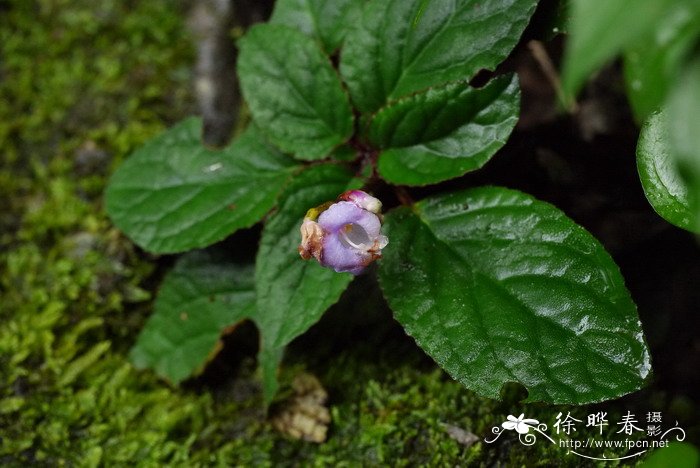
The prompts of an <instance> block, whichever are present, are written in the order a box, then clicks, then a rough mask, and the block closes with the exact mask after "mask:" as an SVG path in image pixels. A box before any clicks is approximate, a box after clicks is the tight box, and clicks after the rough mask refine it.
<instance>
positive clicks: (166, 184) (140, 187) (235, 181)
mask: <svg viewBox="0 0 700 468" xmlns="http://www.w3.org/2000/svg"><path fill="white" fill-rule="evenodd" d="M200 129H201V120H200V119H196V118H190V119H187V120H185V121H183V122H181V123H179V124H178V125H176V126H175V127H173V128H171V129H170V130H168V131H166V132H165V133H163V134H161V135H160V136H158V137H156V138H154V139H153V140H151V141H150V142H148V144H146V145H145V146H143V147H142V148H140V149H138V150H137V151H136V152H134V154H133V155H131V157H129V158H128V159H127V160H126V161H125V162H124V163H123V164H122V165H121V166H120V167H119V169H117V171H116V172H115V173H114V175H113V176H112V178H111V180H110V182H109V186H108V187H107V191H106V194H105V204H106V209H107V213H108V214H109V216H110V218H112V221H113V222H114V224H115V225H116V226H117V227H118V228H119V229H121V230H122V231H123V232H124V233H125V234H126V235H127V236H129V238H130V239H131V240H133V241H134V242H135V243H136V244H138V245H140V246H141V247H143V248H144V249H146V250H148V251H151V252H155V253H172V252H182V251H185V250H189V249H193V248H198V247H204V246H207V245H210V244H212V243H214V242H217V241H219V240H221V239H223V238H224V237H226V236H228V235H229V234H231V233H232V232H234V231H236V230H237V229H240V228H244V227H248V226H251V225H253V224H255V223H256V222H257V221H259V220H260V219H261V218H262V217H263V216H264V215H265V213H267V212H268V211H269V210H270V208H272V206H273V205H274V203H275V199H276V198H277V195H278V193H279V192H280V189H281V187H282V186H283V185H284V184H285V182H286V181H287V179H288V178H289V177H290V175H291V174H292V172H293V171H294V170H295V169H296V168H297V167H298V166H296V165H295V164H294V161H293V160H292V159H290V158H289V157H287V156H285V155H283V154H282V153H280V152H279V151H277V150H275V149H274V148H272V147H271V146H269V145H268V144H266V143H265V142H264V141H263V140H262V138H261V136H260V135H259V133H258V131H256V130H255V129H254V128H253V127H251V128H249V129H248V130H247V131H246V132H245V133H244V134H243V135H241V136H240V138H238V139H237V140H236V141H235V142H234V143H233V144H232V145H231V146H229V147H228V148H225V149H223V150H218V151H214V150H210V149H207V148H205V147H204V146H202V143H201V141H200V138H199V134H200Z"/></svg>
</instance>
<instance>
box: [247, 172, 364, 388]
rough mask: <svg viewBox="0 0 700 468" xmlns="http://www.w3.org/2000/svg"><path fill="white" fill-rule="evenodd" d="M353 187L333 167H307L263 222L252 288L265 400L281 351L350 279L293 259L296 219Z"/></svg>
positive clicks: (346, 174)
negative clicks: (255, 308)
mask: <svg viewBox="0 0 700 468" xmlns="http://www.w3.org/2000/svg"><path fill="white" fill-rule="evenodd" d="M357 185H358V183H357V181H355V180H353V179H352V173H350V172H349V171H348V170H347V169H344V168H343V167H341V166H339V165H335V164H324V165H319V166H312V167H310V168H308V169H307V170H305V171H304V172H302V173H301V174H299V175H298V176H297V177H296V178H295V179H294V180H293V182H292V183H291V184H290V185H289V187H288V188H287V189H286V190H285V193H284V194H283V196H282V197H281V199H280V203H279V209H278V211H277V213H275V214H274V215H273V216H271V217H270V219H269V220H268V221H267V222H266V223H265V228H264V229H263V234H262V239H261V241H260V249H259V250H258V256H257V260H256V263H255V264H256V267H255V268H256V269H255V289H256V292H257V297H258V299H257V305H258V310H259V316H258V318H257V319H256V322H257V324H258V327H259V328H260V334H261V351H260V356H259V361H260V363H261V366H262V368H263V370H264V372H263V374H264V378H265V382H264V384H265V385H264V391H265V397H266V400H267V401H269V400H270V399H271V398H272V396H273V395H274V392H275V390H276V386H277V382H276V379H275V375H274V372H273V369H276V366H277V362H276V360H278V359H279V358H280V357H281V355H282V349H283V348H284V347H285V346H286V345H287V344H288V343H289V342H291V341H292V340H293V339H294V338H296V337H297V336H299V335H301V334H302V333H304V332H305V331H306V330H307V329H308V328H309V327H310V326H311V325H313V324H314V323H316V322H317V321H318V319H319V318H320V317H321V315H322V314H323V312H325V311H326V309H328V308H329V307H330V306H331V305H333V304H334V303H335V302H337V301H338V299H339V298H340V295H341V293H342V292H343V291H344V290H345V288H346V287H347V286H348V284H350V281H351V280H352V278H353V276H352V275H351V274H349V273H336V272H335V271H333V270H331V269H328V268H323V267H321V266H320V265H318V263H316V262H315V261H304V260H302V259H301V258H300V257H299V253H298V250H297V247H298V246H299V242H300V241H301V236H300V234H299V228H300V226H301V222H302V220H303V219H304V215H305V213H306V211H307V210H308V209H309V208H313V207H315V206H318V205H320V204H322V203H325V202H327V201H332V200H335V198H336V197H337V196H338V195H340V194H341V193H342V192H344V191H345V190H348V189H350V188H355V187H357ZM272 361H275V362H272Z"/></svg>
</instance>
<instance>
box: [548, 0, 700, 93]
mask: <svg viewBox="0 0 700 468" xmlns="http://www.w3.org/2000/svg"><path fill="white" fill-rule="evenodd" d="M697 4H698V2H697V0H609V1H604V2H593V1H590V0H572V2H571V6H572V12H571V22H570V33H571V35H570V38H569V42H568V44H567V50H566V54H565V57H564V73H563V77H562V84H563V88H564V92H565V94H569V95H573V94H575V93H576V92H577V91H578V89H579V88H580V87H581V85H582V84H583V82H584V80H585V79H586V78H587V77H588V75H590V74H591V73H592V72H593V71H595V70H596V69H598V68H599V67H601V66H602V65H604V64H605V62H607V61H609V60H610V59H612V58H613V57H614V56H616V55H617V54H619V53H620V52H622V51H623V50H625V49H627V48H633V47H635V46H636V45H637V44H639V43H640V42H643V41H648V40H649V37H650V36H651V35H653V34H654V33H655V31H658V30H660V28H659V25H662V24H666V23H667V22H668V21H669V18H673V17H674V15H678V14H679V13H678V12H679V11H680V10H684V9H686V8H691V9H693V10H695V11H697Z"/></svg>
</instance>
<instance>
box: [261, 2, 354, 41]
mask: <svg viewBox="0 0 700 468" xmlns="http://www.w3.org/2000/svg"><path fill="white" fill-rule="evenodd" d="M363 4H364V1H363V0H278V1H277V2H276V3H275V10H274V11H273V12H272V18H270V23H273V24H286V25H287V26H293V27H295V28H297V29H299V30H300V31H301V32H303V33H304V34H306V35H308V36H311V37H313V38H314V39H316V40H317V41H319V42H320V43H321V44H323V48H324V50H325V51H326V52H328V53H332V52H333V51H335V50H337V49H338V48H339V47H340V45H341V44H342V42H343V39H345V35H346V34H347V32H348V30H349V29H350V27H351V26H352V25H354V24H356V23H357V22H358V21H359V18H360V13H361V12H362V6H363Z"/></svg>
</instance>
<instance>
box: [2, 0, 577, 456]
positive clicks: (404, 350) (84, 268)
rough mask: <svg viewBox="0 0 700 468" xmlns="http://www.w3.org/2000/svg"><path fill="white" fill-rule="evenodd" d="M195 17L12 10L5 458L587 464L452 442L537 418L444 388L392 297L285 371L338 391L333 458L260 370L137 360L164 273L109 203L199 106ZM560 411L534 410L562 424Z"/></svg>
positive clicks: (331, 331) (139, 5)
mask: <svg viewBox="0 0 700 468" xmlns="http://www.w3.org/2000/svg"><path fill="white" fill-rule="evenodd" d="M183 4H184V1H183V2H181V1H168V2H138V1H123V0H122V1H117V0H102V1H99V2H94V1H92V0H42V1H39V0H35V1H27V0H9V1H8V0H5V1H0V56H2V57H3V61H2V62H0V151H1V152H2V157H1V158H0V199H2V200H3V208H2V211H0V291H1V293H2V300H1V301H0V323H1V324H2V325H0V429H1V437H0V464H2V465H3V466H26V465H28V464H37V465H44V466H74V465H75V466H99V465H105V466H112V465H116V466H131V465H138V466H161V465H164V464H167V465H172V466H217V465H218V466H231V465H240V466H251V465H255V466H258V465H260V466H273V465H274V466H277V465H283V466H284V465H295V464H304V465H307V464H312V465H316V466H326V465H333V466H336V465H337V466H360V465H364V466H376V465H388V464H390V465H395V466H407V465H411V466H413V465H434V466H453V465H456V464H460V465H465V466H468V465H492V464H494V463H502V464H506V465H508V466H525V465H528V466H530V465H558V464H560V463H566V464H569V465H576V464H578V462H579V460H578V459H574V458H573V457H566V456H564V451H563V450H562V449H559V448H556V447H552V446H551V445H548V444H542V443H538V444H536V445H535V446H533V447H531V448H527V447H522V446H520V445H519V444H515V443H506V442H504V443H502V444H499V445H498V447H495V448H494V447H492V446H488V447H486V446H485V445H484V444H483V443H477V444H476V445H474V446H473V447H471V448H465V447H463V446H461V445H460V444H458V443H457V442H456V441H454V440H452V439H451V438H450V437H449V435H448V433H447V431H446V427H445V425H446V424H449V425H454V426H458V427H461V428H464V429H466V430H469V431H472V432H474V433H476V434H477V435H480V436H483V435H485V434H489V430H490V428H491V427H492V426H493V425H496V424H498V423H499V422H500V421H502V420H503V418H504V417H505V416H506V415H507V414H513V413H518V412H519V411H521V410H524V409H523V405H521V404H519V403H517V401H518V397H517V396H518V393H517V390H513V392H511V393H512V394H507V395H505V399H504V402H494V401H491V400H484V399H481V398H478V397H476V396H475V395H473V394H472V393H471V392H469V391H467V390H465V389H464V388H463V387H462V386H461V385H459V384H457V383H456V382H454V381H452V380H451V379H449V378H448V377H446V376H445V374H444V373H443V372H441V371H440V370H438V369H436V368H435V366H434V364H432V363H431V361H430V360H429V359H426V358H425V356H423V355H422V354H421V353H420V351H419V350H418V349H417V348H416V347H415V345H414V344H413V343H412V342H411V340H410V339H407V338H406V337H405V336H404V335H403V332H402V331H401V330H400V329H399V328H397V326H396V325H395V324H394V323H393V322H392V319H391V317H390V316H389V315H388V314H387V313H386V312H385V311H384V312H381V311H374V310H373V309H372V307H370V304H371V303H372V301H373V300H375V299H377V297H376V295H377V291H376V290H374V293H373V294H374V295H372V294H366V289H363V288H359V290H358V289H355V290H354V292H352V291H351V292H350V293H349V296H347V297H346V301H345V302H344V303H343V304H342V305H341V306H339V307H337V308H335V310H334V312H333V313H331V314H329V315H328V317H327V318H325V319H324V321H323V322H322V323H321V324H319V325H318V326H317V327H314V329H313V330H312V331H311V332H310V333H309V334H307V335H306V336H305V337H303V338H302V339H301V340H300V341H298V342H297V343H295V344H294V346H292V348H291V349H290V352H289V353H288V356H287V360H286V361H285V366H284V368H283V375H282V383H283V384H285V383H286V384H287V385H288V384H289V382H290V381H291V379H292V377H293V376H294V375H295V373H296V372H298V371H300V370H301V369H307V370H309V371H311V372H313V373H315V374H316V375H317V376H319V378H320V379H321V381H322V383H323V384H324V385H325V386H326V387H327V389H328V391H329V393H330V395H331V401H330V404H331V414H332V418H333V421H332V425H331V429H330V434H329V435H330V437H329V440H328V442H326V443H325V444H321V445H315V444H310V443H306V442H301V441H294V440H288V439H286V438H284V437H283V436H281V435H279V434H277V433H275V432H274V431H273V430H272V429H271V428H270V426H269V425H268V424H267V423H266V422H265V419H264V416H263V411H262V408H261V396H260V391H259V386H258V384H257V380H256V379H255V378H254V375H253V369H254V363H253V362H251V360H250V358H247V359H246V360H244V363H245V364H244V365H243V366H242V370H240V371H239V372H238V373H237V375H234V374H236V373H235V372H232V373H231V375H230V377H228V378H226V379H224V380H225V382H226V383H225V384H223V385H218V386H216V385H212V384H207V381H208V380H207V376H206V375H205V376H204V378H202V379H200V380H199V381H197V382H195V383H194V384H189V385H186V386H184V387H182V388H173V387H170V386H168V385H167V384H165V383H164V382H162V381H159V380H158V379H156V378H155V377H154V376H153V374H151V373H150V372H147V371H137V370H135V369H134V368H133V367H132V366H131V365H130V364H129V362H128V359H127V353H128V350H129V348H130V346H131V345H132V344H133V341H134V337H135V335H136V334H137V333H138V331H139V330H140V327H141V326H142V324H143V321H144V319H145V317H146V316H147V314H148V313H149V312H150V298H151V296H152V293H153V291H155V289H156V287H157V284H158V278H159V276H160V273H161V272H160V271H159V270H157V265H156V263H155V262H154V261H153V259H150V260H148V259H145V258H144V256H143V255H142V254H140V253H138V252H137V251H136V250H135V248H134V247H133V246H132V245H131V244H130V243H129V242H128V241H126V240H125V239H124V238H123V237H122V236H121V235H120V234H119V233H118V232H117V231H116V230H115V229H114V228H113V227H112V226H111V225H110V223H109V221H108V220H107V219H106V217H105V215H104V213H103V211H102V207H101V192H102V190H103V188H104V185H105V181H106V177H107V176H108V174H109V173H110V172H111V171H112V169H113V168H114V167H115V166H116V165H117V164H118V163H119V162H120V161H121V160H122V159H123V158H124V157H125V156H126V155H127V154H128V153H129V152H130V151H132V150H133V149H134V148H136V147H138V146H139V145H141V144H142V143H143V142H144V141H145V140H147V139H148V138H150V137H151V136H153V135H154V134H156V133H157V132H158V131H160V130H161V129H163V128H165V127H167V126H169V125H170V124H172V123H173V122H175V121H177V120H179V119H180V118H182V117H184V116H185V115H187V114H188V113H191V112H192V110H193V99H192V96H191V93H190V89H191V86H190V85H191V83H190V81H191V72H190V68H191V63H192V60H193V56H192V55H193V52H192V47H191V43H190V38H189V37H188V35H187V33H186V28H185V26H184V21H183V18H184V15H183ZM362 281H366V279H365V280H361V282H360V286H365V287H369V288H371V287H372V286H371V285H368V284H365V283H362ZM363 301H366V302H363ZM370 331H371V332H370ZM221 359H224V357H222V358H221ZM210 372H214V371H210ZM210 377H211V376H210ZM209 380H212V379H209ZM556 411H557V409H556V408H548V407H540V406H530V407H527V412H528V416H530V417H537V418H540V419H542V420H543V421H547V422H550V423H551V420H552V419H553V417H554V415H555V413H556ZM582 411H583V410H581V412H582ZM580 416H581V414H580V413H579V417H580Z"/></svg>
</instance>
